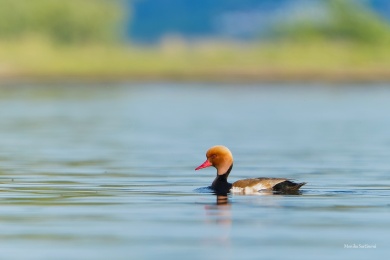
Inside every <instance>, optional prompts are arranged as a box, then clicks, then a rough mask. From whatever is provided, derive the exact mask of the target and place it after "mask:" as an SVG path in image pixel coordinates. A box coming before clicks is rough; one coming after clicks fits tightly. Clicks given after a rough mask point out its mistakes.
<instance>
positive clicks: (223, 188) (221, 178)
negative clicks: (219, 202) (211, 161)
mask: <svg viewBox="0 0 390 260" xmlns="http://www.w3.org/2000/svg"><path fill="white" fill-rule="evenodd" d="M232 168H233V165H231V166H230V168H229V169H228V171H227V172H226V173H225V174H222V175H217V177H216V178H215V180H214V181H213V183H212V184H211V188H212V189H213V190H214V191H215V193H216V194H217V195H227V194H228V193H229V192H230V189H231V188H232V186H233V185H232V184H231V183H229V182H228V181H227V178H228V176H229V173H230V171H231V170H232Z"/></svg>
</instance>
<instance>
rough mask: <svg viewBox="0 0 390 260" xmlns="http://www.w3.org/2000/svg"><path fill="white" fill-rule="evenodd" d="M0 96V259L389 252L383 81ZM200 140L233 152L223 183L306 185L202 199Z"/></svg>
mask: <svg viewBox="0 0 390 260" xmlns="http://www.w3.org/2000/svg"><path fill="white" fill-rule="evenodd" d="M0 91H1V95H0V116H1V117H0V118H1V124H0V187H1V189H0V206H1V214H0V230H1V232H0V252H1V258H2V259H280V258H291V259H299V258H300V259H367V258H374V257H378V258H379V257H380V258H382V259H385V258H386V257H387V256H388V255H389V254H390V249H389V248H390V247H389V243H390V235H389V232H388V231H389V229H390V221H389V219H390V202H389V198H390V177H389V173H390V160H389V158H390V88H388V86H387V85H364V84H361V85H347V86H345V85H344V86H342V85H336V86H334V85H332V86H330V85H321V84H311V85H299V84H296V85H292V84H290V85H275V84H273V85H267V84H252V85H243V84H208V83H207V84H206V83H192V84H170V83H153V84H138V83H123V84H100V85H95V84H92V83H91V84H79V85H72V84H63V85H61V84H56V85H53V84H46V85H37V84H35V85H24V86H15V85H12V86H5V85H4V86H1V88H0ZM216 144H223V145H225V146H227V147H229V148H230V150H231V151H232V152H233V155H234V159H235V162H234V168H233V171H232V173H231V175H230V177H229V178H230V180H231V181H232V182H233V181H235V180H237V179H240V178H251V177H260V176H266V177H287V178H293V179H296V180H297V181H302V182H307V184H306V185H305V186H303V187H302V194H301V195H289V196H288V195H284V196H283V195H266V194H263V195H261V196H238V195H234V196H233V195H229V197H228V200H227V201H226V200H219V203H218V200H217V199H218V198H217V197H216V196H215V195H213V194H212V193H211V192H210V190H208V189H207V186H209V185H210V184H211V182H212V180H213V179H214V177H215V171H214V169H212V168H208V169H204V170H202V171H197V172H195V171H194V168H195V167H196V166H198V165H199V164H201V163H202V162H203V161H204V160H205V152H206V150H207V149H208V148H209V147H210V146H212V145H216ZM221 202H222V203H221ZM347 247H351V248H347ZM354 247H357V248H354ZM359 247H371V248H359Z"/></svg>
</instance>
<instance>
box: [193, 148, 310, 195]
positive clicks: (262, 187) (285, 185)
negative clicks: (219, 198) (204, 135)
mask: <svg viewBox="0 0 390 260" xmlns="http://www.w3.org/2000/svg"><path fill="white" fill-rule="evenodd" d="M206 158H207V159H206V161H205V162H204V163H202V164H201V165H199V166H198V167H196V168H195V171H197V170H200V169H204V168H207V167H211V166H213V167H214V168H216V169H217V176H216V178H215V179H214V181H213V183H212V184H211V186H210V188H211V189H212V190H213V191H214V192H215V193H216V194H217V195H220V194H224V195H225V194H228V193H230V192H231V193H234V194H237V193H238V194H261V192H272V193H273V194H299V188H301V187H302V186H303V185H305V184H306V182H301V183H296V182H293V181H292V180H291V179H288V178H268V177H258V178H250V179H243V180H238V181H236V182H234V183H229V182H228V177H229V174H230V172H231V171H232V169H233V155H232V153H231V151H230V150H229V149H228V148H227V147H225V146H223V145H216V146H213V147H211V148H210V149H208V150H207V152H206Z"/></svg>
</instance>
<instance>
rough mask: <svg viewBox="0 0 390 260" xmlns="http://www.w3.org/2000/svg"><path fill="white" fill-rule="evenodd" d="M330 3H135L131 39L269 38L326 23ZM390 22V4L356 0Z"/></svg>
mask: <svg viewBox="0 0 390 260" xmlns="http://www.w3.org/2000/svg"><path fill="white" fill-rule="evenodd" d="M327 1H328V0H196V1H194V0H158V1H155V0H132V5H131V9H132V17H131V25H130V27H129V35H130V38H131V40H132V41H135V42H156V41H159V40H161V39H162V38H163V37H165V36H167V35H179V36H182V37H185V38H208V37H215V36H217V37H227V38H239V39H252V38H258V37H266V36H267V33H268V32H269V31H270V30H271V29H273V27H274V26H275V25H276V24H277V23H279V22H281V21H282V22H284V23H289V22H292V21H296V20H302V19H306V20H310V21H311V22H322V21H323V20H324V19H326V16H327V10H326V8H325V6H326V3H327ZM350 2H351V3H355V4H356V3H363V2H364V3H366V4H367V5H368V7H370V8H372V9H373V10H375V11H376V12H377V13H378V14H380V15H382V16H383V17H385V18H389V21H390V1H388V0H366V1H365V0H354V1H350Z"/></svg>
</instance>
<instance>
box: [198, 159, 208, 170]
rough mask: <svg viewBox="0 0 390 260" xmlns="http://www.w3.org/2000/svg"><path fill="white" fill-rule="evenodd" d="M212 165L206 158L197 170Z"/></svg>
mask: <svg viewBox="0 0 390 260" xmlns="http://www.w3.org/2000/svg"><path fill="white" fill-rule="evenodd" d="M210 166H212V164H211V163H210V162H209V160H206V161H205V162H204V163H202V164H201V165H199V166H198V167H196V168H195V171H197V170H200V169H203V168H206V167H210Z"/></svg>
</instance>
